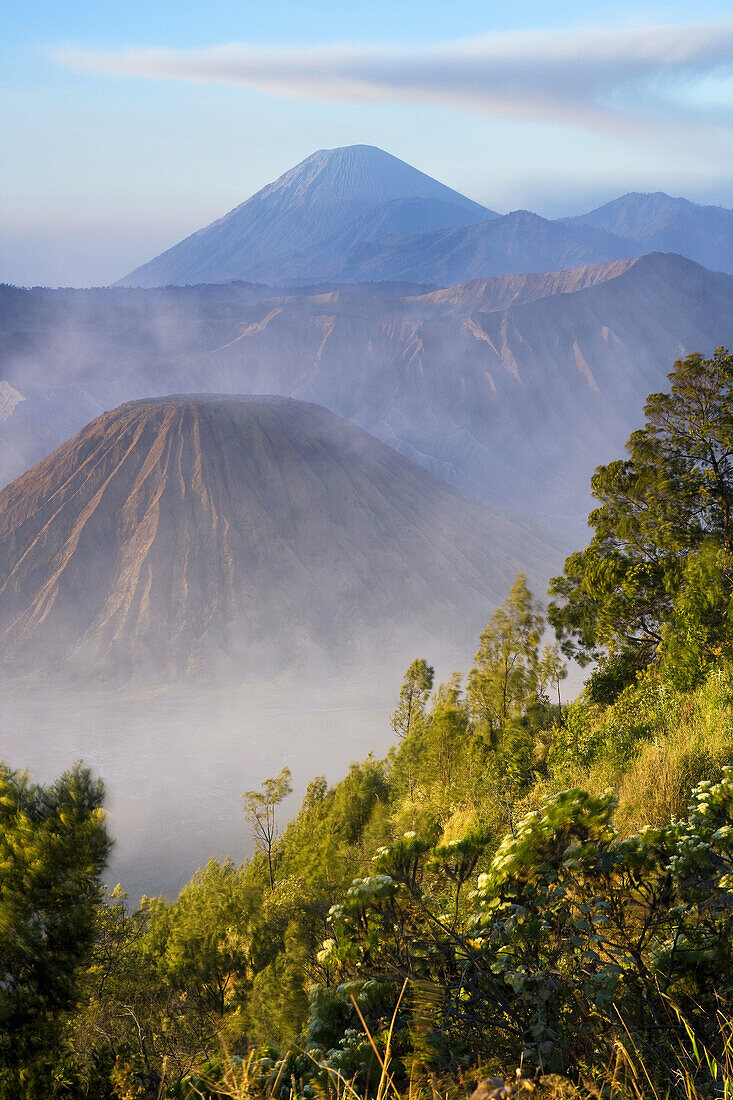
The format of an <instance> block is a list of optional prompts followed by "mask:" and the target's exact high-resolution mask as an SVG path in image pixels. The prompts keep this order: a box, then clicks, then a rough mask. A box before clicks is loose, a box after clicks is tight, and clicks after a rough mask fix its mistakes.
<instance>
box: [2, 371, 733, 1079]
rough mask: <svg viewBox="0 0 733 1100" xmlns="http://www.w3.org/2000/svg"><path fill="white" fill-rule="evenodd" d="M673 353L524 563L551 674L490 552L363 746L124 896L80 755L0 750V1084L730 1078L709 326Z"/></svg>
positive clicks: (726, 604)
mask: <svg viewBox="0 0 733 1100" xmlns="http://www.w3.org/2000/svg"><path fill="white" fill-rule="evenodd" d="M671 380H672V390H671V394H670V395H653V396H652V397H651V398H650V399H649V403H648V405H647V416H648V423H647V426H646V427H645V428H644V429H643V430H642V431H641V432H638V433H636V434H635V435H634V436H633V437H632V440H631V441H630V444H629V454H630V458H629V459H627V460H626V461H625V462H622V463H616V464H611V465H610V466H608V467H602V468H601V469H600V470H599V471H598V472H597V474H596V475H595V478H594V491H595V493H596V496H597V497H598V499H599V501H600V502H601V507H600V508H599V509H597V510H596V511H595V512H594V513H593V516H592V517H591V520H592V524H593V526H594V528H595V535H594V537H593V540H592V542H591V544H590V546H589V547H588V549H587V550H585V551H583V552H582V553H580V554H576V555H573V556H572V557H571V558H569V559H568V562H567V563H566V569H565V573H564V575H563V577H562V578H558V579H556V580H555V581H554V582H553V592H554V595H555V600H556V602H555V603H554V604H553V605H552V606H551V608H550V612H549V614H550V617H551V620H552V622H553V624H554V625H555V626H556V627H557V630H558V632H559V634H560V637H561V639H562V643H563V645H564V646H565V649H566V651H573V652H576V653H578V654H580V655H581V656H583V657H584V658H585V659H589V658H590V657H591V656H593V657H594V658H595V659H597V661H598V664H597V667H596V669H595V670H594V671H593V672H592V674H591V676H590V678H589V681H588V683H587V685H586V688H585V690H584V691H583V693H582V694H581V696H580V697H579V699H578V700H577V701H575V702H574V703H571V704H570V705H567V706H562V705H561V700H560V684H561V681H562V679H563V677H564V675H565V668H564V665H563V662H562V660H561V657H560V652H559V649H558V648H557V647H555V646H548V645H543V639H544V637H545V633H546V622H545V618H544V613H543V610H542V608H541V606H540V605H539V604H538V603H537V602H536V601H535V599H534V598H533V596H532V594H531V593H530V592H529V590H528V589H527V585H526V582H525V579H524V578H523V577H521V576H520V577H519V578H518V579H517V581H516V583H515V584H514V586H513V587H512V590H511V592H510V593H509V595H508V598H507V600H506V602H505V603H504V604H503V606H502V607H500V608H499V609H498V610H497V611H496V612H495V614H494V615H493V617H492V619H491V621H490V623H489V624H488V626H487V628H486V630H485V631H484V632H483V634H482V635H481V638H480V641H479V646H478V650H477V653H476V656H475V660H474V666H473V668H472V669H471V670H470V672H469V675H468V677H467V680H466V683H465V687H464V685H463V683H462V682H461V679H460V677H459V676H458V675H455V676H454V677H453V678H451V679H450V680H449V681H448V682H447V683H445V684H442V685H439V686H438V687H437V688H435V689H434V673H433V669H432V668H431V666H430V665H429V664H428V663H427V661H426V660H424V659H419V660H416V661H414V662H413V663H412V664H411V665H410V667H409V669H408V670H407V673H406V675H405V679H404V682H403V685H402V688H401V690H400V692H399V698H398V701H397V705H396V709H395V712H394V714H393V717H392V725H393V729H394V732H395V736H396V744H395V747H394V748H393V749H392V751H391V752H390V754H389V755H388V757H387V759H385V760H381V761H379V760H374V759H371V758H369V759H367V760H366V761H364V762H363V763H361V764H356V765H354V766H353V767H352V768H351V770H350V771H349V773H348V775H347V776H346V777H345V778H344V779H343V780H342V781H341V782H340V783H339V784H337V785H336V786H335V787H331V788H329V787H328V785H327V783H326V781H325V780H324V779H322V778H316V779H314V780H313V781H312V782H311V784H310V785H309V787H308V790H307V793H306V796H305V798H304V800H303V803H302V806H301V808H300V811H299V813H298V814H297V816H296V817H295V818H294V819H293V820H292V821H290V822H289V823H288V824H287V826H286V827H284V828H283V829H282V830H281V831H279V832H278V829H277V822H276V812H277V807H278V805H279V803H280V802H281V800H282V798H283V797H284V796H285V795H286V794H287V793H288V792H289V787H290V784H289V779H290V777H289V773H287V770H286V769H285V770H284V771H283V772H282V773H281V775H280V776H278V777H275V778H273V779H269V780H266V781H265V783H264V784H263V785H262V787H261V789H260V790H258V791H249V792H247V793H246V794H245V796H244V809H245V814H246V817H247V819H248V820H249V822H250V825H251V827H252V829H253V831H254V834H255V840H256V851H255V854H254V856H253V857H252V859H251V860H250V861H249V862H248V863H247V864H245V865H243V866H241V867H236V866H234V865H232V864H231V863H224V864H221V863H218V862H216V861H211V862H209V864H207V866H206V867H205V868H204V869H202V870H201V871H199V872H198V873H197V874H196V875H195V876H194V877H193V879H192V880H191V882H190V883H189V884H188V885H187V886H186V887H185V888H184V890H183V891H182V892H181V894H180V896H179V897H178V898H177V899H176V900H175V901H167V900H165V899H163V898H155V899H150V898H146V899H143V902H142V904H141V906H140V907H139V908H137V909H133V910H131V909H130V908H129V907H128V904H127V901H126V899H125V897H124V894H123V893H122V892H121V890H120V889H119V888H118V889H117V890H115V891H114V892H113V893H112V894H111V895H110V896H109V897H106V898H101V897H100V896H99V894H98V888H97V886H96V883H97V882H98V881H99V875H100V873H101V868H102V864H103V861H104V857H105V855H106V852H107V839H106V836H105V834H104V826H103V822H102V821H101V819H100V816H99V803H100V799H101V790H100V789H98V788H97V787H96V786H95V785H94V784H93V783H92V782H91V781H90V779H89V777H88V775H87V774H86V773H84V772H81V771H76V772H74V773H72V774H71V775H70V776H66V777H64V778H63V779H62V780H61V781H59V783H58V784H56V785H55V786H54V787H53V788H50V789H49V790H47V791H44V790H41V789H39V788H30V787H29V786H28V785H27V784H26V783H25V781H24V780H22V778H21V777H18V776H15V775H13V774H12V773H9V772H4V773H3V784H4V787H3V796H2V799H1V800H0V807H2V811H1V812H2V813H3V815H4V817H3V822H4V826H5V836H4V837H3V839H2V844H3V848H2V861H1V862H0V890H1V894H0V948H1V949H2V952H3V963H4V973H3V978H2V980H1V981H0V1010H1V1011H2V1024H3V1029H4V1030H3V1038H2V1039H0V1058H2V1060H3V1070H2V1072H3V1073H4V1074H5V1076H4V1077H0V1095H1V1096H2V1097H8V1098H10V1097H13V1098H15V1097H21V1098H22V1097H39V1096H44V1097H45V1096H49V1097H51V1096H63V1097H89V1098H93V1100H113V1098H115V1100H147V1098H151V1100H152V1098H163V1097H170V1098H179V1100H183V1098H187V1097H190V1098H193V1097H206V1098H210V1100H213V1098H216V1097H244V1096H247V1097H252V1098H256V1097H265V1096H266V1097H272V1098H276V1100H290V1098H291V1097H294V1096H298V1097H301V1096H302V1097H307V1098H314V1100H315V1098H319V1097H325V1096H330V1095H333V1096H334V1097H339V1098H340V1097H346V1096H347V1095H348V1096H351V1097H354V1100H356V1097H363V1096H367V1095H368V1096H374V1097H378V1098H379V1100H386V1097H387V1096H389V1095H391V1096H392V1097H393V1098H394V1100H397V1097H398V1096H402V1095H408V1094H409V1095H410V1097H413V1096H414V1097H416V1098H417V1097H423V1096H425V1097H426V1098H427V1097H431V1098H433V1097H435V1096H436V1094H439V1095H441V1096H442V1095H445V1096H446V1097H451V1098H452V1097H454V1096H455V1097H457V1096H461V1095H462V1096H465V1095H466V1094H467V1092H468V1091H470V1088H471V1087H472V1086H473V1084H475V1082H476V1080H477V1079H479V1078H480V1077H486V1076H489V1077H491V1076H492V1075H497V1076H498V1077H499V1078H501V1079H504V1078H505V1077H506V1078H507V1080H508V1081H509V1082H510V1083H509V1084H507V1085H504V1086H502V1087H503V1089H504V1091H503V1092H500V1093H499V1095H502V1096H505V1097H508V1096H525V1095H527V1096H528V1095H530V1093H532V1094H533V1095H535V1096H543V1097H551V1096H554V1097H561V1096H566V1097H571V1096H576V1097H580V1096H587V1097H590V1096H598V1097H600V1096H604V1097H613V1096H615V1097H619V1098H621V1097H647V1096H648V1097H659V1098H660V1100H661V1098H662V1097H685V1098H687V1100H693V1098H694V1100H703V1098H706V1100H707V1098H714V1097H727V1096H731V1095H733V1022H732V1021H733V1010H732V1009H731V997H732V996H733V968H732V966H731V964H732V962H733V959H732V958H731V953H732V948H733V660H731V654H730V651H729V646H730V639H731V637H732V636H733V628H732V627H731V626H730V624H729V610H730V598H731V586H730V577H731V574H730V569H729V565H728V562H729V557H728V555H729V553H730V552H731V549H732V548H731V547H730V545H729V540H730V537H731V534H732V533H733V528H732V527H731V522H732V521H731V517H730V514H729V507H728V501H729V499H730V500H731V501H733V465H731V463H732V462H733V423H729V420H730V414H729V407H730V397H731V396H733V395H732V394H731V391H730V386H731V381H732V380H733V362H732V360H731V356H730V355H728V353H726V352H723V351H722V350H721V351H719V352H717V353H716V355H715V356H714V358H713V359H711V360H702V359H700V357H696V356H692V357H690V358H688V359H686V360H684V361H683V362H681V363H678V364H676V366H675V371H674V372H673V374H672V376H671ZM726 386H727V387H728V389H727V390H726V389H725V387H726ZM6 958H7V960H8V961H7V962H6V961H5V960H6ZM41 1080H43V1087H41V1086H40V1084H39V1082H40V1081H41ZM496 1084H497V1087H498V1086H499V1085H500V1082H496ZM490 1094H491V1087H490V1086H489V1085H487V1086H486V1087H485V1089H484V1100H488V1098H489V1096H490Z"/></svg>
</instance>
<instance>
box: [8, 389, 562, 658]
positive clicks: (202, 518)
mask: <svg viewBox="0 0 733 1100" xmlns="http://www.w3.org/2000/svg"><path fill="white" fill-rule="evenodd" d="M551 558H552V554H551V552H550V551H549V550H548V548H547V547H546V546H545V545H543V544H542V543H541V542H540V541H539V540H538V539H536V538H533V537H532V536H531V535H529V534H528V533H527V532H526V531H523V530H522V529H520V528H518V527H516V526H514V525H513V524H511V523H509V522H508V521H506V520H504V519H503V518H502V517H500V516H498V515H495V514H494V515H492V514H491V513H489V512H488V510H487V509H485V508H484V507H482V506H480V505H478V504H475V503H473V502H471V501H469V500H467V499H465V498H463V497H462V496H461V495H460V494H459V493H457V492H456V491H455V490H453V489H451V488H449V487H448V486H446V485H444V484H442V483H441V482H439V481H437V480H436V479H435V478H433V477H431V476H430V475H429V474H427V473H426V472H425V471H424V470H422V469H420V468H419V467H417V466H415V465H413V464H412V463H411V462H409V461H408V460H407V459H405V458H403V457H402V456H400V455H398V454H397V453H396V452H394V451H392V450H391V449H389V448H387V447H385V446H384V445H383V444H381V443H379V442H377V441H376V440H374V439H372V438H371V437H370V436H368V435H367V434H366V433H364V432H362V431H360V430H359V429H358V428H356V427H354V426H353V425H350V424H347V423H346V422H345V421H343V420H340V419H339V418H338V417H336V416H334V415H333V414H331V413H329V412H327V411H326V410H325V409H322V408H319V407H317V406H314V405H309V404H303V403H301V402H296V401H292V400H288V399H284V398H273V397H247V398H245V397H221V396H209V397H206V396H196V397H168V398H164V399H156V400H151V401H141V402H133V403H131V404H127V405H123V406H121V407H120V408H117V409H115V410H113V411H112V412H109V413H106V414H104V415H103V416H101V417H99V418H98V419H96V420H95V421H93V422H92V423H91V424H90V425H88V426H87V427H86V428H85V429H84V430H83V431H81V432H80V433H79V434H78V435H76V436H75V437H74V438H73V439H71V440H70V441H69V442H68V443H66V444H65V445H64V446H62V447H61V448H60V449H59V450H58V451H56V452H54V454H52V455H50V456H49V457H48V458H46V459H45V460H44V461H43V462H41V463H40V464H39V465H38V466H36V467H34V468H33V469H31V470H30V471H29V472H28V473H27V474H25V475H24V476H23V477H21V478H19V479H18V480H17V481H15V482H13V483H12V484H11V485H9V486H8V487H7V488H6V489H4V490H3V491H2V492H1V493H0V650H1V651H2V653H3V661H4V663H5V664H6V665H7V666H10V665H12V664H13V662H15V663H16V664H17V665H19V666H20V665H22V667H23V668H24V669H25V670H28V669H29V668H33V667H38V666H39V665H40V666H43V665H45V664H58V663H61V664H63V665H65V666H66V667H67V668H68V667H71V668H74V667H78V668H83V669H84V671H85V672H89V671H90V670H91V671H99V672H103V673H105V674H107V675H115V676H118V675H125V676H135V677H143V678H146V679H154V680H155V679H161V678H162V679H166V678H170V677H177V676H179V675H181V674H184V673H189V674H191V673H197V672H204V671H205V673H206V675H207V677H210V676H211V675H212V674H216V673H218V672H224V673H227V674H228V673H233V674H234V675H235V676H236V677H237V678H238V679H242V678H244V679H247V678H248V677H255V676H262V675H276V674H279V673H281V672H283V671H284V670H286V669H289V668H293V669H294V668H301V669H302V668H303V667H307V666H308V665H310V664H312V663H313V662H314V661H315V662H316V663H318V662H320V661H324V660H325V661H326V663H327V664H328V665H330V666H333V667H337V666H340V665H344V664H348V663H350V662H355V661H361V660H366V659H367V656H368V655H369V654H371V655H372V658H373V657H374V654H379V655H380V658H382V659H383V658H384V657H385V656H386V655H387V654H388V653H389V652H390V650H391V648H392V647H395V646H396V647H397V648H398V649H399V644H400V642H401V641H402V640H404V642H405V644H408V643H409V646H410V648H411V649H412V648H414V646H415V645H416V644H417V642H418V640H420V639H423V638H426V637H431V638H433V640H434V644H436V640H437V643H438V644H440V645H451V644H454V643H455V642H456V640H457V639H463V638H467V637H470V635H471V631H473V632H474V633H475V631H476V629H477V628H478V627H480V624H481V623H482V622H483V621H484V620H485V619H486V617H487V614H488V611H489V609H490V608H491V606H492V605H493V604H494V603H495V602H497V600H498V599H499V598H500V597H501V595H502V594H503V592H504V591H505V589H506V587H507V585H508V584H509V583H511V580H512V578H513V576H514V574H515V573H516V572H517V570H518V569H519V568H521V566H522V564H525V566H526V567H527V568H528V569H529V571H530V573H531V574H532V575H533V576H534V577H535V578H536V577H537V576H541V575H543V574H545V573H546V572H547V569H548V568H549V563H550V560H551ZM553 564H554V561H553ZM398 667H399V666H398Z"/></svg>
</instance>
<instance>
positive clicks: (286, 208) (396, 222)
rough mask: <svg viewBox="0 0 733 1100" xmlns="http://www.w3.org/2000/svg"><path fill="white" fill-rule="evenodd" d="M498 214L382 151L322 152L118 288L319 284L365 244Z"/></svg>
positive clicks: (369, 148) (355, 147) (355, 148)
mask: <svg viewBox="0 0 733 1100" xmlns="http://www.w3.org/2000/svg"><path fill="white" fill-rule="evenodd" d="M492 216H494V215H493V212H492V211H490V210H486V209H485V208H484V207H482V206H479V204H478V203H475V202H472V201H471V200H470V199H467V198H465V196H463V195H460V194H459V193H458V192H457V191H453V190H451V188H449V187H445V186H444V185H443V184H441V183H438V182H437V181H436V180H434V179H431V177H430V176H426V175H425V174H424V173H422V172H419V171H417V169H415V168H412V167H410V165H408V164H405V163H404V161H401V160H398V159H397V157H393V156H391V155H390V154H389V153H385V152H383V151H382V150H381V149H376V148H374V147H373V146H369V145H352V146H348V147H345V148H341V149H321V150H320V151H319V152H317V153H313V154H312V155H311V156H309V157H307V158H306V160H304V161H303V162H302V163H301V164H298V165H296V166H295V167H294V168H292V169H290V171H288V172H286V173H285V174H284V175H282V176H280V178H279V179H277V180H275V181H274V183H271V184H268V185H267V187H264V188H263V189H262V190H261V191H258V192H257V194H256V195H253V196H252V197H251V198H250V199H248V200H247V201H246V202H244V203H242V204H241V205H240V206H237V207H235V209H234V210H231V211H230V212H229V213H228V214H227V215H226V216H225V217H223V218H221V219H219V220H218V221H215V222H213V223H212V224H211V225H208V226H206V227H205V228H203V229H200V230H198V232H196V233H194V234H192V235H191V236H190V237H187V238H186V239H185V240H183V241H181V242H180V243H179V244H177V245H174V247H173V248H170V249H168V250H167V251H166V252H164V253H163V254H162V255H160V256H158V257H156V258H155V259H153V260H151V261H150V262H149V263H147V264H144V265H143V266H142V267H139V268H137V269H136V270H135V271H133V272H131V273H130V274H129V275H127V276H126V277H125V278H124V279H121V280H120V282H119V284H118V285H121V286H144V287H151V286H163V285H167V284H172V283H177V284H191V283H202V282H209V283H221V282H228V281H230V280H233V279H247V280H250V281H257V282H276V283H282V282H283V281H285V282H290V281H293V280H303V279H304V280H305V281H308V280H310V281H320V280H322V279H326V278H330V277H331V271H332V269H334V268H337V267H338V266H340V264H341V263H342V262H343V259H344V256H345V251H344V250H345V249H346V250H348V248H350V247H353V245H354V244H355V243H356V242H357V241H359V240H373V239H376V238H378V237H381V236H384V235H390V234H395V233H402V232H407V231H412V230H414V229H415V228H420V229H427V228H430V229H436V228H443V227H444V226H446V225H464V224H470V223H471V222H476V221H482V220H483V219H485V218H490V217H492ZM342 238H343V239H342Z"/></svg>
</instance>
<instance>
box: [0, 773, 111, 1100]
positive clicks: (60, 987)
mask: <svg viewBox="0 0 733 1100" xmlns="http://www.w3.org/2000/svg"><path fill="white" fill-rule="evenodd" d="M103 798H104V787H103V785H102V783H101V782H100V781H99V780H94V779H92V777H91V774H90V772H89V771H88V770H87V769H86V768H83V767H81V766H80V765H76V766H75V767H74V768H73V769H72V770H71V771H69V772H66V773H65V774H64V775H62V776H61V778H60V779H58V780H56V782H55V783H53V784H52V785H51V786H49V787H43V786H40V785H37V784H32V783H30V782H29V780H28V777H27V775H25V774H24V773H22V772H14V771H11V770H10V769H9V768H7V767H5V766H4V765H0V1025H1V1026H0V1095H1V1096H8V1097H9V1096H13V1097H25V1096H28V1097H30V1096H39V1095H52V1093H51V1091H49V1086H48V1079H49V1078H48V1074H49V1070H50V1067H51V1066H52V1065H54V1064H55V1063H57V1062H58V1061H60V1060H61V1058H62V1045H61V1035H62V1029H63V1025H64V1023H65V1021H66V1020H67V1018H68V1016H69V1014H70V1012H71V1010H72V1009H73V1008H74V1007H75V1005H76V1002H77V999H78V996H79V976H80V971H81V968H82V966H83V964H84V962H85V960H86V957H87V954H88V952H89V951H90V949H91V946H92V943H93V940H94V935H95V920H96V914H97V911H98V907H99V904H100V898H101V887H100V883H99V876H100V875H101V873H102V870H103V868H104V866H105V863H106V861H107V856H108V853H109V850H110V840H109V837H108V836H107V831H106V828H105V824H104V816H103V812H102V801H103ZM34 1090H37V1091H34Z"/></svg>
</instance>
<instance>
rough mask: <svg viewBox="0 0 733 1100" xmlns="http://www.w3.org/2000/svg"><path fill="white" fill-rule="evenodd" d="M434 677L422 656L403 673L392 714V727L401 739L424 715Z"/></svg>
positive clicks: (433, 672)
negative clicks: (397, 700)
mask: <svg viewBox="0 0 733 1100" xmlns="http://www.w3.org/2000/svg"><path fill="white" fill-rule="evenodd" d="M434 677H435V670H434V669H432V668H431V667H430V665H429V664H428V663H427V661H425V660H423V659H422V658H418V659H417V660H415V661H413V662H412V664H411V665H410V667H409V668H408V670H407V672H406V673H405V678H404V680H403V681H402V687H401V688H400V700H399V703H398V704H397V709H396V710H395V712H394V714H393V715H392V729H393V730H394V731H395V733H396V734H397V736H398V737H399V738H401V739H402V740H404V739H405V738H406V737H408V736H409V735H410V733H411V732H412V731H413V729H414V727H415V725H416V723H418V722H419V721H420V720H421V719H423V718H424V717H425V704H426V703H427V701H428V696H429V695H430V692H431V691H432V690H433V679H434Z"/></svg>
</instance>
